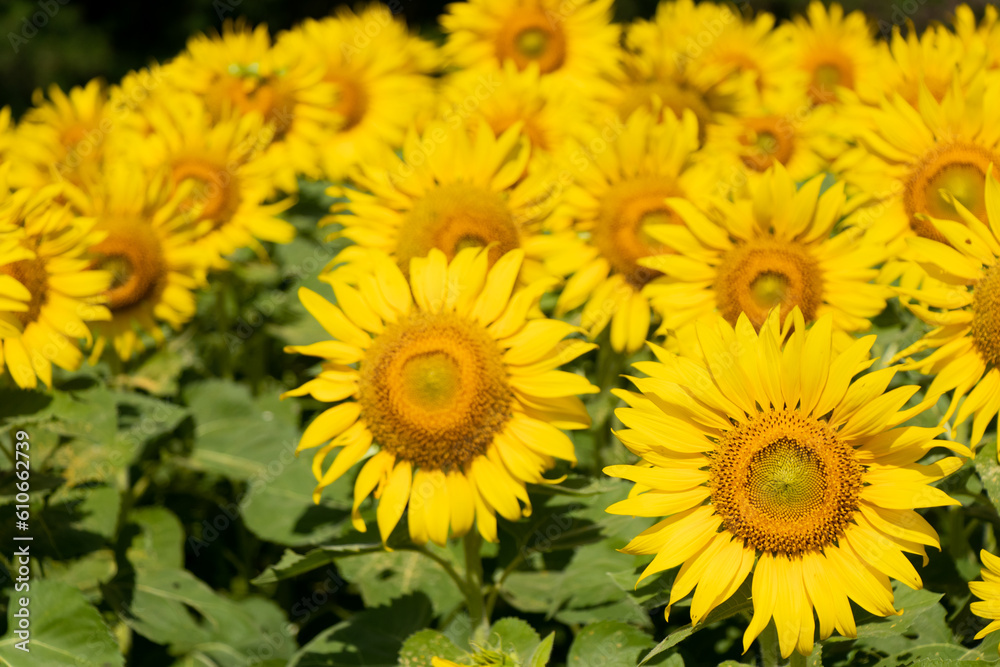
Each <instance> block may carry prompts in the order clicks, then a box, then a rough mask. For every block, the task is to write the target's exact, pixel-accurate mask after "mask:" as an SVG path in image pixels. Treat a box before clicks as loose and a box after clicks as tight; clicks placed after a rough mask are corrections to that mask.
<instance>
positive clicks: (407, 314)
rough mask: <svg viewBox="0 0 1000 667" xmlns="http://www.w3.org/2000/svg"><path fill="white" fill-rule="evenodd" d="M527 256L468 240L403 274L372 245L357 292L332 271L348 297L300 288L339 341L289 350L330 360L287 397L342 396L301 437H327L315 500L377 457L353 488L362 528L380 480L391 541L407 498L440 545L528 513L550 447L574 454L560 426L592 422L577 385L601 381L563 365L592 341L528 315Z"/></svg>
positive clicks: (583, 388)
mask: <svg viewBox="0 0 1000 667" xmlns="http://www.w3.org/2000/svg"><path fill="white" fill-rule="evenodd" d="M523 256H524V254H523V252H522V251H520V250H514V251H511V252H509V253H507V254H506V255H504V256H503V257H501V258H500V259H498V260H497V261H496V262H495V263H494V265H493V267H492V268H488V258H487V252H486V251H484V250H481V249H476V248H466V249H464V250H462V251H461V252H459V253H458V254H457V255H456V256H455V258H454V259H453V260H452V261H451V262H450V263H449V262H448V260H447V259H446V257H445V255H444V253H442V252H441V251H439V250H436V249H434V250H431V251H430V254H429V255H428V256H427V257H425V258H414V259H413V261H412V262H411V265H410V277H409V280H407V278H405V277H404V276H403V273H402V271H400V269H399V267H398V266H397V265H396V262H395V261H393V260H392V259H391V258H390V257H388V256H387V255H385V254H382V253H372V254H371V257H372V262H371V263H370V264H369V265H368V271H367V272H366V273H365V274H364V275H363V276H361V277H360V279H359V281H358V288H357V289H355V288H353V287H351V286H350V285H348V284H347V283H346V282H342V281H339V280H334V281H333V292H334V294H335V295H336V297H337V301H338V303H339V304H340V306H339V307H338V306H334V305H332V304H331V303H329V302H328V301H327V300H326V299H324V298H323V297H321V296H319V295H318V294H316V293H315V292H312V291H310V290H308V289H305V288H302V289H301V290H300V291H299V296H300V298H301V299H302V302H303V304H304V305H305V306H306V308H307V309H308V310H309V312H310V313H312V315H313V316H314V317H315V318H316V319H317V320H318V321H319V322H320V324H322V325H323V327H324V328H325V329H326V330H327V331H328V332H329V333H330V335H331V336H332V337H333V338H334V340H329V341H323V342H319V343H315V344H313V345H308V346H303V347H291V348H288V351H291V352H299V353H302V354H307V355H310V356H316V357H321V358H323V359H324V362H323V371H322V372H321V373H320V374H319V376H318V377H317V378H316V379H314V380H310V381H309V382H307V383H306V384H304V385H302V386H301V387H299V388H298V389H295V390H293V391H289V392H287V393H286V394H285V396H302V395H306V394H309V395H312V396H313V397H314V398H316V399H318V400H320V401H323V402H327V403H337V405H335V406H333V407H331V408H329V409H328V410H326V411H325V412H323V413H322V414H320V415H319V416H318V417H317V418H316V419H315V420H313V422H312V423H311V424H310V425H309V427H308V428H307V429H306V430H305V432H304V433H303V434H302V440H301V442H300V443H299V451H302V450H304V449H309V448H312V447H318V446H320V445H322V447H321V448H320V450H319V451H318V452H317V454H316V455H315V457H314V459H313V472H314V473H315V475H316V479H317V480H318V481H319V484H318V485H317V487H316V490H315V491H314V493H313V498H314V499H315V500H316V501H318V500H319V497H320V494H321V493H322V490H323V489H324V488H325V487H326V486H329V485H330V484H331V483H333V481H334V480H336V479H337V478H339V477H340V476H341V475H343V474H344V473H345V472H346V471H347V470H348V469H349V468H350V467H351V466H353V465H354V464H356V463H357V462H359V461H361V460H362V459H364V458H366V457H368V456H369V455H370V454H371V456H370V457H369V458H368V460H367V461H366V462H365V464H364V466H363V467H362V468H361V470H360V472H359V473H358V477H357V481H356V482H355V486H354V511H353V515H352V518H353V521H354V525H355V527H356V528H357V529H358V530H361V531H364V530H365V523H364V521H363V519H362V518H361V515H360V513H359V511H358V508H359V507H360V505H361V503H362V502H363V501H364V499H365V498H367V497H368V495H369V494H371V493H372V492H373V491H374V493H375V498H377V499H378V509H377V513H376V516H377V520H378V528H379V532H380V534H381V536H382V540H383V542H385V540H386V539H388V537H389V534H390V533H391V532H392V530H393V528H394V527H395V526H396V524H397V523H398V522H399V520H400V518H401V517H402V516H403V512H404V510H406V509H407V508H408V509H409V531H410V537H411V538H412V539H413V541H414V542H416V543H418V544H423V543H426V542H427V541H428V540H431V541H433V542H434V543H436V544H440V545H443V544H444V543H445V541H446V540H447V539H448V534H449V528H450V530H451V534H452V535H453V536H455V537H460V536H462V535H464V534H465V533H467V532H468V531H469V530H470V529H471V528H472V523H473V520H475V522H476V525H477V526H478V529H479V532H480V533H481V534H482V536H483V537H485V538H486V539H487V540H489V541H491V542H495V541H496V540H497V532H496V531H497V529H496V515H497V514H500V515H501V516H503V517H504V518H506V519H508V520H510V521H516V520H517V519H519V518H520V517H521V516H522V515H527V514H529V513H530V511H531V503H530V500H529V498H528V495H527V492H526V491H525V483H527V482H533V483H541V482H550V481H551V480H546V479H545V478H544V477H543V476H542V473H544V472H545V471H547V470H549V469H550V468H552V467H553V465H555V460H554V459H555V458H560V459H563V460H567V461H575V456H574V453H573V443H572V441H570V439H569V438H568V437H567V436H566V435H565V434H564V433H562V431H560V430H559V429H561V428H567V429H573V428H587V426H589V424H590V420H589V418H588V416H587V411H586V409H585V408H584V406H583V403H582V402H581V401H580V400H579V399H578V398H576V394H581V393H592V392H596V391H597V388H596V387H593V386H592V385H591V384H590V383H589V382H588V381H587V380H586V378H584V377H582V376H580V375H576V374H573V373H569V372H566V371H561V370H557V369H558V367H559V366H560V365H562V364H564V363H566V362H568V361H570V360H572V359H575V358H576V357H578V356H579V355H581V354H583V353H585V352H587V351H589V350H591V349H593V347H594V345H591V344H588V343H585V342H583V341H581V340H563V339H564V338H565V337H566V336H567V335H569V334H571V333H573V332H574V331H576V327H573V326H572V325H569V324H566V323H565V322H561V321H558V320H548V319H544V318H542V319H528V318H527V316H528V313H529V311H530V310H532V309H533V307H534V305H535V304H536V303H537V300H538V297H539V296H540V294H541V290H540V289H537V287H538V286H531V287H527V288H524V289H514V284H515V282H516V280H517V276H518V274H519V272H520V269H521V261H522V258H523ZM542 287H543V288H544V285H543V286H542ZM373 444H374V445H375V446H376V447H375V448H374V450H373V449H372V445H373ZM337 448H342V449H340V452H339V454H338V455H337V457H336V458H335V459H334V461H333V463H331V464H329V465H328V466H327V467H326V469H325V470H324V466H325V465H326V459H327V456H328V455H329V454H330V452H332V451H333V450H334V449H337ZM519 501H520V502H519ZM521 503H523V504H524V507H523V508H522V507H521Z"/></svg>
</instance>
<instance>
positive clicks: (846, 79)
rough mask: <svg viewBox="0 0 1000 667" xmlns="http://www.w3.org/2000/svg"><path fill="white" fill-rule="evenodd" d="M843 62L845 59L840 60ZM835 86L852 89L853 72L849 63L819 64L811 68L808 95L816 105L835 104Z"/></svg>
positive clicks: (829, 62)
mask: <svg viewBox="0 0 1000 667" xmlns="http://www.w3.org/2000/svg"><path fill="white" fill-rule="evenodd" d="M840 60H845V61H846V58H840ZM837 86H844V87H845V88H853V87H854V72H853V68H852V67H851V65H850V63H849V62H832V61H828V62H820V63H818V64H816V65H814V66H813V71H812V82H811V84H810V86H809V95H810V97H812V99H813V101H814V102H816V103H817V104H823V103H830V102H835V101H836V99H837Z"/></svg>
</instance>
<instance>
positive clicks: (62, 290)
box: [0, 184, 111, 388]
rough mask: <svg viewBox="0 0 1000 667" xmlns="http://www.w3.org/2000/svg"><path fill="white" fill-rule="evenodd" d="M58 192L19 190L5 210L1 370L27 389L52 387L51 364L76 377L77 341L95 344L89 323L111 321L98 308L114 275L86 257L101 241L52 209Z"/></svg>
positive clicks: (0, 254)
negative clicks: (92, 267)
mask: <svg viewBox="0 0 1000 667" xmlns="http://www.w3.org/2000/svg"><path fill="white" fill-rule="evenodd" d="M61 190H62V187H61V186H60V185H58V184H56V185H50V186H47V187H44V188H42V189H40V190H34V189H21V190H17V191H15V192H13V193H12V194H10V195H9V196H8V197H7V198H6V199H5V200H4V201H3V203H2V204H0V287H3V296H2V297H0V371H2V370H3V367H4V366H6V367H7V369H8V371H9V372H10V374H11V376H12V377H13V378H14V382H16V383H17V385H18V386H20V387H23V388H34V387H35V386H37V384H38V380H39V379H40V380H41V381H42V382H43V383H44V384H45V385H47V386H51V385H52V365H53V364H55V365H56V366H59V367H60V368H65V369H67V370H76V368H78V367H79V366H80V362H81V361H82V359H83V354H82V353H81V351H80V349H79V345H78V343H77V340H78V339H85V340H86V341H87V343H88V344H90V343H92V342H93V338H92V337H91V333H90V330H89V329H88V327H87V322H92V321H95V320H107V319H110V317H111V315H110V313H109V312H108V310H107V308H105V307H104V306H103V305H100V304H101V303H103V300H104V299H103V292H104V290H105V289H107V286H108V285H109V284H110V282H111V274H109V273H108V272H107V271H96V270H90V267H89V262H88V261H87V259H86V258H85V257H84V253H86V252H87V248H88V247H89V246H90V245H91V244H93V243H95V242H97V241H99V240H100V238H101V234H100V233H99V232H97V231H95V229H94V221H93V220H88V219H83V218H79V217H77V216H76V215H74V214H73V213H72V212H71V211H70V210H69V209H68V208H67V207H66V206H65V205H60V204H56V203H54V202H55V201H56V200H57V199H59V198H60V195H61ZM12 228H13V229H14V230H13V231H8V232H7V233H2V230H4V229H7V230H11V229H12Z"/></svg>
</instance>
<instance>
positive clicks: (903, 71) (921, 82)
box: [864, 23, 987, 107]
mask: <svg viewBox="0 0 1000 667" xmlns="http://www.w3.org/2000/svg"><path fill="white" fill-rule="evenodd" d="M889 51H890V53H891V54H892V59H891V60H889V61H886V63H887V64H888V67H885V66H883V67H882V69H881V70H880V71H879V73H880V76H882V77H883V79H884V80H885V82H886V85H887V86H888V88H887V89H888V90H891V91H893V93H894V94H898V95H901V96H902V97H903V99H904V100H906V101H907V102H909V103H910V105H911V106H914V107H916V106H917V104H918V103H919V102H920V99H921V92H920V91H921V89H922V88H926V89H927V91H928V92H929V93H930V94H931V97H933V98H934V99H935V100H937V101H939V102H940V101H941V100H943V99H944V96H945V95H946V94H947V93H948V91H950V90H951V89H952V88H953V87H954V85H955V84H958V85H959V86H960V87H965V86H967V85H969V84H970V83H972V81H973V80H974V79H975V78H976V76H977V75H978V74H980V72H982V70H983V67H984V65H985V64H986V56H987V54H986V49H985V48H984V47H983V46H982V45H981V44H979V43H977V41H972V42H968V43H967V42H965V41H964V40H962V39H961V38H960V37H958V36H956V35H955V33H953V32H952V31H950V30H948V28H947V26H944V25H940V24H932V25H929V26H927V27H926V28H925V29H924V31H923V32H922V33H919V34H918V33H917V31H916V30H915V29H914V27H913V24H912V23H911V24H909V30H908V31H907V33H906V36H905V37H904V36H903V35H902V32H901V30H900V27H899V26H894V27H893V29H892V37H891V38H890V39H889ZM881 99H882V98H881V96H879V97H878V98H875V99H867V100H864V101H865V102H866V103H868V104H874V105H877V104H878V103H879V102H880V101H881Z"/></svg>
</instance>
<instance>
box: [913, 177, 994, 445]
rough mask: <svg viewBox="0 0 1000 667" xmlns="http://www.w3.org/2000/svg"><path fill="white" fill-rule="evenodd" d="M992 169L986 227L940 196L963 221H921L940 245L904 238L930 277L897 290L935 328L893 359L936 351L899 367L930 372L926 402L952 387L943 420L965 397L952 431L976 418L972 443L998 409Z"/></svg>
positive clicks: (957, 201)
mask: <svg viewBox="0 0 1000 667" xmlns="http://www.w3.org/2000/svg"><path fill="white" fill-rule="evenodd" d="M990 169H992V165H991V166H990V167H989V168H988V170H987V178H986V187H985V190H986V194H985V202H984V205H985V207H986V209H987V211H988V212H989V215H988V218H987V220H986V221H985V224H984V221H983V220H982V219H980V218H979V216H978V215H976V214H975V213H974V212H973V211H971V210H969V209H968V208H967V207H966V206H965V205H964V204H963V203H962V201H961V200H960V199H959V197H958V195H950V194H948V193H945V195H944V196H945V198H946V199H948V200H950V202H951V203H952V204H953V205H954V207H955V210H957V211H958V214H959V216H958V217H959V218H960V220H961V222H955V221H953V220H937V219H933V218H929V219H927V222H928V223H929V224H931V225H933V227H934V229H935V230H936V231H937V232H938V233H939V234H940V235H941V237H942V238H943V239H944V242H943V243H942V242H938V241H935V240H932V239H928V238H919V237H911V238H909V239H907V243H908V245H909V250H910V253H911V255H912V256H913V258H914V259H915V261H916V262H917V263H918V264H919V265H920V267H921V268H923V269H924V270H925V271H926V272H927V273H928V274H929V275H928V276H927V277H926V278H925V279H924V284H923V285H921V286H920V287H919V288H917V289H907V288H903V287H899V288H896V289H897V290H898V291H899V293H900V298H901V299H902V300H903V303H904V304H905V305H906V306H907V307H908V308H909V309H910V310H911V311H912V312H913V313H914V314H915V315H916V316H917V317H919V318H920V319H921V320H923V321H924V322H926V323H928V324H930V325H932V326H933V327H935V328H934V329H933V330H932V331H930V332H929V333H927V334H926V335H925V336H924V337H923V338H921V339H920V340H919V341H917V342H916V343H914V344H913V345H911V346H910V347H908V348H906V349H905V350H903V351H901V352H900V353H899V354H898V355H896V358H897V359H902V358H905V357H910V356H911V355H913V354H914V353H917V352H922V351H925V350H934V351H933V352H932V353H931V354H929V355H928V356H926V357H924V358H922V359H919V360H912V361H909V362H908V363H906V364H903V368H905V369H907V370H918V371H920V372H922V373H929V374H933V375H934V376H935V377H934V380H933V381H932V382H931V385H930V387H928V389H927V398H926V399H925V400H926V401H927V402H929V403H931V404H933V402H936V401H937V399H938V398H940V397H941V396H942V395H943V394H945V393H947V392H949V391H952V390H954V394H953V396H952V400H951V404H950V406H949V408H948V410H947V411H946V413H945V415H944V418H943V419H942V423H944V422H945V421H947V420H948V419H949V418H950V417H951V415H952V414H953V413H954V411H955V409H956V407H957V405H958V401H959V399H960V398H962V397H963V396H965V397H966V398H965V401H964V402H963V403H962V407H961V409H959V410H958V415H957V416H956V418H955V423H954V429H957V428H958V426H959V424H962V423H963V422H964V421H965V420H966V419H968V418H969V417H970V416H972V415H975V418H974V419H973V422H972V441H971V442H972V446H975V445H977V444H978V443H979V441H980V440H981V439H982V437H983V433H984V432H985V431H986V427H987V426H988V425H989V423H990V422H991V421H992V420H993V418H994V417H995V416H996V415H997V412H998V411H1000V268H998V266H1000V208H998V207H1000V183H997V181H996V179H995V178H994V177H993V176H992V175H989V174H990V171H989V170H990ZM949 245H950V247H949Z"/></svg>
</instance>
